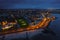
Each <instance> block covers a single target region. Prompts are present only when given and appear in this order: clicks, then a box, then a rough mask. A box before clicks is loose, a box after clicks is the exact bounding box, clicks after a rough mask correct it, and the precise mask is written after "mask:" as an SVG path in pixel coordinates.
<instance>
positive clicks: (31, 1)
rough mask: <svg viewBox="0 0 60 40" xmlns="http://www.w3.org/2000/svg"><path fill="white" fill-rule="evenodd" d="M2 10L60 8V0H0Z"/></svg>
mask: <svg viewBox="0 0 60 40" xmlns="http://www.w3.org/2000/svg"><path fill="white" fill-rule="evenodd" d="M0 8H3V9H4V8H5V9H20V8H21V9H27V8H33V9H49V8H53V9H54V8H55V9H59V8H60V0H0Z"/></svg>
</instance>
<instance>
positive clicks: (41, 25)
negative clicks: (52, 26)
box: [0, 18, 51, 35]
mask: <svg viewBox="0 0 60 40" xmlns="http://www.w3.org/2000/svg"><path fill="white" fill-rule="evenodd" d="M50 21H51V18H43V19H42V21H40V22H39V23H38V24H36V25H33V26H29V27H28V28H24V29H21V28H19V29H16V30H8V31H3V32H0V35H5V34H11V33H17V32H23V31H30V30H35V29H40V28H45V27H47V25H48V24H49V23H50Z"/></svg>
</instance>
